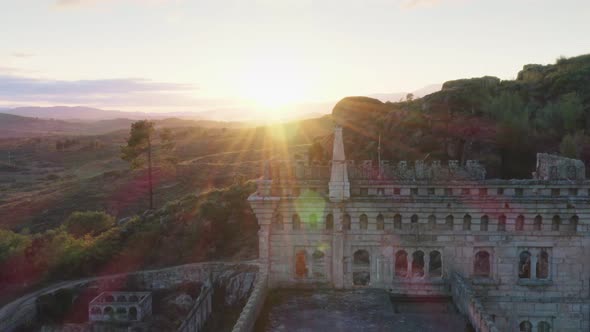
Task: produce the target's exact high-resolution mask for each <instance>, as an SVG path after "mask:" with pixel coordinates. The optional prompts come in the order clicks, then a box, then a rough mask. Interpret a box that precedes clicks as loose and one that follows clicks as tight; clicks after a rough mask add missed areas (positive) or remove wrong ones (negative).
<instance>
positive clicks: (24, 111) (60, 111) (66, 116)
mask: <svg viewBox="0 0 590 332" xmlns="http://www.w3.org/2000/svg"><path fill="white" fill-rule="evenodd" d="M1 112H2V113H6V114H14V115H20V116H28V117H33V118H42V119H56V120H79V121H97V120H112V119H132V120H140V119H165V118H170V117H181V118H186V119H193V120H196V119H199V116H198V115H197V114H194V113H190V112H184V113H181V112H175V113H148V112H124V111H112V110H102V109H98V108H92V107H84V106H52V107H17V108H11V109H5V110H1Z"/></svg>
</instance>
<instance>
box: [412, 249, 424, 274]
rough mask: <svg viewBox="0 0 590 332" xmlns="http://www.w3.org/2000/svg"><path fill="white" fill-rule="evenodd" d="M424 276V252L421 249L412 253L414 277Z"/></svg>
mask: <svg viewBox="0 0 590 332" xmlns="http://www.w3.org/2000/svg"><path fill="white" fill-rule="evenodd" d="M423 276H424V253H423V252H422V251H421V250H418V251H415V252H414V253H413V254H412V277H423Z"/></svg>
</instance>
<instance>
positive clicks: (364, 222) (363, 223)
mask: <svg viewBox="0 0 590 332" xmlns="http://www.w3.org/2000/svg"><path fill="white" fill-rule="evenodd" d="M359 224H360V228H361V229H362V230H365V231H366V230H367V229H368V228H369V218H368V217H367V215H366V214H364V213H363V214H361V216H360V217H359Z"/></svg>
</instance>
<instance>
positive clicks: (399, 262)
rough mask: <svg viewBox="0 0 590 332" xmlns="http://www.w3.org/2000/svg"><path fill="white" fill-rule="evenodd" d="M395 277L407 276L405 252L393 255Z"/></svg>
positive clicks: (406, 254) (406, 255) (401, 251)
mask: <svg viewBox="0 0 590 332" xmlns="http://www.w3.org/2000/svg"><path fill="white" fill-rule="evenodd" d="M395 275H396V276H397V277H407V276H408V253H406V251H405V250H400V251H398V252H396V253H395Z"/></svg>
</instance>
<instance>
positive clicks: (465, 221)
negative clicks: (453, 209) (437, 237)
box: [463, 214, 471, 231]
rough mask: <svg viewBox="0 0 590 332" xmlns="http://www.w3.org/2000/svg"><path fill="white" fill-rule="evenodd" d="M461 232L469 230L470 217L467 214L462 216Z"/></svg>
mask: <svg viewBox="0 0 590 332" xmlns="http://www.w3.org/2000/svg"><path fill="white" fill-rule="evenodd" d="M463 230H464V231H469V230H471V216H470V215H469V214H466V215H465V216H463Z"/></svg>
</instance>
